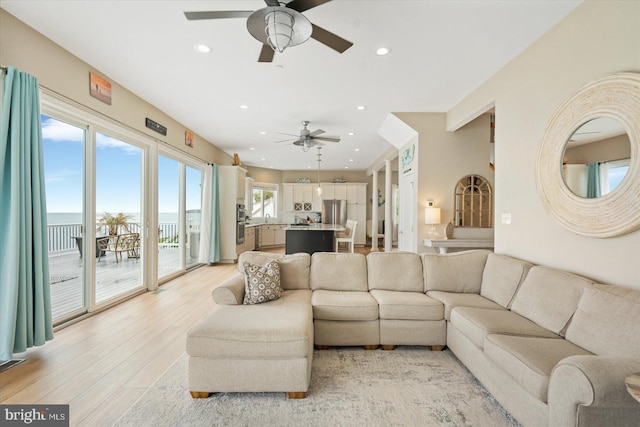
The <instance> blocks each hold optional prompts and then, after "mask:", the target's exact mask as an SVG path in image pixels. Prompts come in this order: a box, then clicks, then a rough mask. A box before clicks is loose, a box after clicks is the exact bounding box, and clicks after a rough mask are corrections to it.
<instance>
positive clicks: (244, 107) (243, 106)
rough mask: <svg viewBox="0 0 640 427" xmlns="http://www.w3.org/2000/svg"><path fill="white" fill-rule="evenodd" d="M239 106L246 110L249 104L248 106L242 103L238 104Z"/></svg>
mask: <svg viewBox="0 0 640 427" xmlns="http://www.w3.org/2000/svg"><path fill="white" fill-rule="evenodd" d="M240 108H242V109H243V110H248V109H249V106H248V105H244V104H242V105H241V106H240Z"/></svg>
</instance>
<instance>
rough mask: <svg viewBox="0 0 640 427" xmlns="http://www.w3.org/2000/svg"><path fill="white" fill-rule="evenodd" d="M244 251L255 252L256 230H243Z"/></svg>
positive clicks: (249, 228) (251, 228)
mask: <svg viewBox="0 0 640 427" xmlns="http://www.w3.org/2000/svg"><path fill="white" fill-rule="evenodd" d="M244 250H245V251H255V250H256V228H255V227H248V228H245V232H244Z"/></svg>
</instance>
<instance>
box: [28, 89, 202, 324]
mask: <svg viewBox="0 0 640 427" xmlns="http://www.w3.org/2000/svg"><path fill="white" fill-rule="evenodd" d="M41 99H42V109H43V113H44V114H43V115H42V117H41V125H42V135H43V147H44V149H43V154H44V163H45V190H46V195H47V223H48V226H47V227H48V240H49V267H50V282H51V299H52V314H53V321H54V324H60V323H62V322H64V321H67V320H69V319H71V318H73V317H75V316H78V315H81V314H84V313H86V312H92V311H94V310H96V309H99V308H102V307H105V306H107V305H110V304H112V303H115V302H117V301H119V300H121V299H123V298H126V297H128V296H131V295H133V294H136V293H139V292H142V291H145V290H147V289H151V290H153V289H155V288H156V286H157V283H158V282H159V281H158V280H157V279H158V278H159V279H160V281H166V280H168V279H170V278H172V277H175V276H177V275H180V274H183V273H184V272H186V270H187V269H188V268H192V267H194V266H197V265H199V263H198V255H199V243H200V209H201V192H202V190H201V185H202V175H203V174H202V171H203V170H204V164H203V163H200V162H198V161H196V160H193V159H192V158H191V157H190V156H187V155H183V154H181V153H179V152H177V150H172V149H170V148H166V147H158V144H157V143H156V142H154V141H153V140H151V139H149V138H148V137H146V136H144V135H141V134H139V133H138V132H136V131H132V130H131V129H128V128H126V127H123V126H121V125H119V124H117V123H114V122H112V121H110V120H108V119H105V118H102V117H100V116H97V115H95V114H93V113H92V112H88V111H85V110H82V109H81V108H76V107H73V106H70V105H67V104H66V103H64V102H62V101H60V100H58V99H57V98H55V96H53V95H46V94H43V96H42V98H41ZM156 162H157V163H156ZM156 190H157V195H156V194H155V191H156ZM152 191H153V193H152ZM156 201H157V207H158V208H157V210H156V209H154V208H151V207H152V206H153V207H155V202H156Z"/></svg>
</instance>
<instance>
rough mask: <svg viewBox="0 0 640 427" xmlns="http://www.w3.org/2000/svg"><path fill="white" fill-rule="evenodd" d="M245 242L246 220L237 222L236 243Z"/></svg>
mask: <svg viewBox="0 0 640 427" xmlns="http://www.w3.org/2000/svg"><path fill="white" fill-rule="evenodd" d="M240 243H244V221H242V222H240V221H238V222H236V244H240Z"/></svg>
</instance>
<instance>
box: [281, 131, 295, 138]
mask: <svg viewBox="0 0 640 427" xmlns="http://www.w3.org/2000/svg"><path fill="white" fill-rule="evenodd" d="M276 134H277V135H290V136H295V137H296V138H300V135H296V134H293V133H284V132H276Z"/></svg>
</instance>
